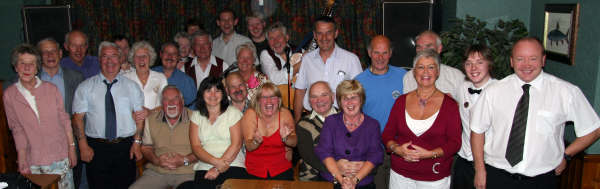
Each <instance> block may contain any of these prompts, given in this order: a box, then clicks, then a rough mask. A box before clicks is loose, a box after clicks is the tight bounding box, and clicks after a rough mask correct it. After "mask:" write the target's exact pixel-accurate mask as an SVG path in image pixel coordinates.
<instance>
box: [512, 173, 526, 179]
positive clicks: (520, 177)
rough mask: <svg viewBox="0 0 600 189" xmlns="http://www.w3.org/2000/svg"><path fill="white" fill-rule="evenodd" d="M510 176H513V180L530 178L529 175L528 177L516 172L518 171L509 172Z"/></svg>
mask: <svg viewBox="0 0 600 189" xmlns="http://www.w3.org/2000/svg"><path fill="white" fill-rule="evenodd" d="M511 176H512V177H513V179H515V180H527V179H530V178H531V177H528V176H525V175H522V174H518V173H515V174H511Z"/></svg>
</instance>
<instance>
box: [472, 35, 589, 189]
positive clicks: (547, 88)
mask: <svg viewBox="0 0 600 189" xmlns="http://www.w3.org/2000/svg"><path fill="white" fill-rule="evenodd" d="M545 60H546V56H545V55H544V48H543V47H542V45H541V43H540V42H539V40H537V39H535V38H532V37H526V38H523V39H521V40H519V41H517V43H515V45H514V46H513V50H512V56H511V59H510V64H511V66H512V67H513V69H514V71H515V74H512V75H509V76H507V77H506V78H504V79H502V80H500V81H498V82H496V83H495V84H494V85H492V86H489V87H488V88H486V89H485V91H483V94H482V95H481V97H479V100H478V102H477V103H476V104H475V107H473V111H471V112H472V113H471V121H470V126H471V131H472V132H471V149H472V151H473V159H474V166H475V179H474V182H475V187H477V188H485V187H486V186H487V188H513V189H519V188H557V186H558V177H556V175H560V174H561V173H562V171H563V170H564V169H565V168H566V164H567V162H566V161H567V160H569V159H570V157H572V156H573V155H575V154H577V153H579V152H580V151H582V150H584V149H585V148H587V147H588V146H589V145H590V144H592V143H593V142H595V141H596V140H597V139H598V137H599V136H600V129H599V127H600V120H599V119H598V115H597V114H596V112H594V109H593V108H592V106H591V105H590V104H589V102H588V101H587V100H586V98H585V96H584V95H583V93H582V92H581V90H580V89H579V88H578V87H577V86H575V85H573V84H570V83H568V82H566V81H564V80H561V79H559V78H557V77H555V76H552V75H550V74H547V73H544V72H543V71H542V67H543V66H544V63H545ZM567 121H573V123H574V125H575V133H576V135H577V136H578V138H576V139H575V140H574V141H573V142H572V143H571V144H570V145H568V146H567V147H566V149H565V147H564V142H563V136H564V128H565V127H564V125H565V122H567ZM484 154H485V155H484Z"/></svg>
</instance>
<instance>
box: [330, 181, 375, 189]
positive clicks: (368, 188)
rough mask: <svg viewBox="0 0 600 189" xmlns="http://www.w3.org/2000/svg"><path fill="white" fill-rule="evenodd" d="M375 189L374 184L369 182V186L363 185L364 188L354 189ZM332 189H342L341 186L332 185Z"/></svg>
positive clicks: (357, 188)
mask: <svg viewBox="0 0 600 189" xmlns="http://www.w3.org/2000/svg"><path fill="white" fill-rule="evenodd" d="M375 188H377V187H376V185H375V183H374V182H371V183H370V184H367V185H364V186H357V187H356V189H375ZM333 189H342V185H341V184H339V183H338V184H334V185H333Z"/></svg>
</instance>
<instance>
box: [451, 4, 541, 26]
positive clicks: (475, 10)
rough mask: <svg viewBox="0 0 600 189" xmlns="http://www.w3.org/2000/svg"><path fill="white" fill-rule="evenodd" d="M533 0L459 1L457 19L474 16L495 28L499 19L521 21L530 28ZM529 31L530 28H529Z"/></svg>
mask: <svg viewBox="0 0 600 189" xmlns="http://www.w3.org/2000/svg"><path fill="white" fill-rule="evenodd" d="M530 9H531V0H492V1H490V0H487V1H481V0H457V1H456V17H458V18H464V17H465V15H470V16H474V17H476V18H479V19H480V20H482V21H486V22H487V23H488V26H493V25H494V24H495V23H496V22H497V21H498V20H499V19H502V20H505V21H508V20H513V19H519V20H521V21H522V22H523V23H525V26H529V17H530ZM527 29H529V28H527Z"/></svg>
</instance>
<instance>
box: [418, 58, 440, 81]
mask: <svg viewBox="0 0 600 189" xmlns="http://www.w3.org/2000/svg"><path fill="white" fill-rule="evenodd" d="M439 75H440V74H439V68H438V65H437V64H436V63H435V59H434V58H429V57H423V58H419V60H418V61H417V63H416V64H415V68H414V76H415V80H416V81H417V84H418V85H419V86H422V87H428V86H432V85H435V80H436V79H437V78H438V76H439Z"/></svg>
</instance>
